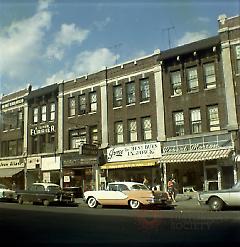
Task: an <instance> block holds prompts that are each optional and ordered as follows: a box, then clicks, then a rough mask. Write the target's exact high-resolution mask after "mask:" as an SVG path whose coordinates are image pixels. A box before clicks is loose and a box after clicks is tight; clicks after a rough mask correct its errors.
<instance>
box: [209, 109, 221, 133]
mask: <svg viewBox="0 0 240 247" xmlns="http://www.w3.org/2000/svg"><path fill="white" fill-rule="evenodd" d="M214 109H216V110H217V114H214V113H213V114H212V116H214V115H217V118H212V119H211V112H210V110H214ZM207 113H208V127H209V131H210V132H212V131H218V130H220V129H221V128H220V118H219V107H218V105H211V106H208V107H207ZM211 120H212V122H213V121H214V122H216V123H212V124H211Z"/></svg>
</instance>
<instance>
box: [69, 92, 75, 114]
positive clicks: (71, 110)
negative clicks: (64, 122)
mask: <svg viewBox="0 0 240 247" xmlns="http://www.w3.org/2000/svg"><path fill="white" fill-rule="evenodd" d="M68 116H69V117H73V116H76V98H75V96H73V97H69V98H68Z"/></svg>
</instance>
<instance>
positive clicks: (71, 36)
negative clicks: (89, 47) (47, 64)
mask: <svg viewBox="0 0 240 247" xmlns="http://www.w3.org/2000/svg"><path fill="white" fill-rule="evenodd" d="M88 34H89V30H86V29H81V28H78V27H76V25H75V24H69V25H68V24H62V26H61V29H60V31H59V32H58V33H56V35H55V39H54V41H53V43H52V44H50V45H49V46H48V48H47V53H46V55H47V56H48V57H50V58H55V59H57V60H61V59H62V58H63V57H64V53H65V49H66V48H67V47H69V46H71V45H72V44H73V43H78V44H81V43H82V42H83V41H84V40H85V39H86V38H87V37H88Z"/></svg>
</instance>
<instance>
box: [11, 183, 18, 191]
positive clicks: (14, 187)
mask: <svg viewBox="0 0 240 247" xmlns="http://www.w3.org/2000/svg"><path fill="white" fill-rule="evenodd" d="M16 188H17V186H16V183H15V181H13V183H12V190H14V191H15V190H16Z"/></svg>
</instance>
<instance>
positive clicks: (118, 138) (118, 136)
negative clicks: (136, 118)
mask: <svg viewBox="0 0 240 247" xmlns="http://www.w3.org/2000/svg"><path fill="white" fill-rule="evenodd" d="M119 126H120V128H121V132H120V131H118V130H119V129H120V128H119ZM114 142H115V143H116V144H120V143H124V127H123V122H122V121H117V122H115V123H114Z"/></svg>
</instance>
